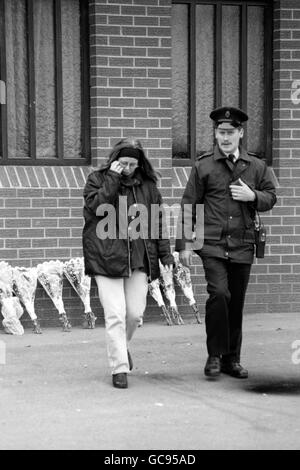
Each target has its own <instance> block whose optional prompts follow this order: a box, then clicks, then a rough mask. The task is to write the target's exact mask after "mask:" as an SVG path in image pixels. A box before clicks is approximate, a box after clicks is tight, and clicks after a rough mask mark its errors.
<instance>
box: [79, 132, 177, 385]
mask: <svg viewBox="0 0 300 470" xmlns="http://www.w3.org/2000/svg"><path fill="white" fill-rule="evenodd" d="M84 201H85V205H84V219H85V225H84V228H83V254H84V261H85V273H86V274H87V275H89V276H94V277H95V280H96V283H97V286H98V292H99V298H100V302H101V304H102V306H103V309H104V317H105V327H106V341H107V351H108V360H109V364H110V367H111V370H112V380H113V385H114V387H117V388H127V387H128V384H127V373H128V372H129V370H131V369H132V360H131V356H130V354H129V351H128V343H129V341H130V340H131V338H132V336H133V334H134V332H135V330H136V328H137V326H138V324H139V322H140V321H141V318H142V316H143V313H144V310H145V308H146V300H147V292H148V280H153V279H156V278H157V277H158V276H159V260H160V261H161V262H162V264H163V265H164V266H166V267H168V269H172V266H173V261H174V260H173V256H172V254H171V251H170V242H169V237H168V233H167V228H166V224H165V217H164V212H163V210H162V207H161V204H162V198H161V195H160V192H159V190H158V188H157V176H156V173H155V171H154V169H153V167H152V165H151V163H150V161H149V160H148V159H147V158H146V156H145V153H144V150H143V148H142V145H141V143H140V142H139V141H138V140H135V139H133V138H125V139H122V140H121V141H120V142H118V143H117V144H116V145H115V146H114V148H113V149H112V151H111V153H110V155H109V158H108V161H107V163H106V164H105V165H104V166H103V167H101V168H100V169H99V170H96V171H94V172H92V173H91V174H90V175H89V176H88V179H87V182H86V185H85V188H84Z"/></svg>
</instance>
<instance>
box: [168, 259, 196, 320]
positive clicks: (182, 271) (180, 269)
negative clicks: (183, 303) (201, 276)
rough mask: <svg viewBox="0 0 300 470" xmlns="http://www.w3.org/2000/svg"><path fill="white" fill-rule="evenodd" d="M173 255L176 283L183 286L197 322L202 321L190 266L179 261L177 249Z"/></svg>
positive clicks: (182, 288)
mask: <svg viewBox="0 0 300 470" xmlns="http://www.w3.org/2000/svg"><path fill="white" fill-rule="evenodd" d="M173 256H174V260H175V269H174V271H173V276H174V280H175V283H176V284H177V285H178V286H179V287H180V288H181V290H182V292H183V294H184V295H185V297H186V298H187V300H188V301H189V305H190V306H191V307H192V309H193V311H194V313H195V316H196V320H197V322H198V323H202V321H201V318H200V312H199V309H198V306H197V304H196V301H195V297H194V293H193V286H192V280H191V272H190V270H189V268H187V267H186V266H183V264H182V263H181V262H180V261H179V253H178V252H177V251H175V252H174V253H173Z"/></svg>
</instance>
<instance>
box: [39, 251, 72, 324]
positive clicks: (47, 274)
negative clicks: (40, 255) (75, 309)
mask: <svg viewBox="0 0 300 470" xmlns="http://www.w3.org/2000/svg"><path fill="white" fill-rule="evenodd" d="M63 266H64V264H63V263H62V262H61V261H58V260H57V261H45V262H44V263H41V264H38V265H37V278H38V281H39V282H40V284H41V285H42V286H43V288H44V289H45V291H46V293H47V294H48V295H49V297H50V299H51V300H52V302H53V304H54V305H55V307H56V309H57V310H58V313H59V314H60V315H65V314H66V312H65V307H64V303H63V299H62V291H63Z"/></svg>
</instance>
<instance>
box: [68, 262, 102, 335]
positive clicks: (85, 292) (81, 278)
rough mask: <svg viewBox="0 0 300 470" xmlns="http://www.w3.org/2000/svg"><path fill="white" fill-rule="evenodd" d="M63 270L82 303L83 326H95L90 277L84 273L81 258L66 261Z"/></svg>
mask: <svg viewBox="0 0 300 470" xmlns="http://www.w3.org/2000/svg"><path fill="white" fill-rule="evenodd" d="M63 272H64V275H65V276H66V278H67V279H68V281H69V282H70V284H71V286H72V287H73V289H74V290H75V292H76V293H77V294H78V296H79V297H80V299H81V300H82V303H83V305H84V320H83V328H89V329H93V328H95V322H96V320H97V317H95V315H94V313H93V312H92V309H91V303H90V302H91V301H90V289H91V278H90V277H89V276H87V275H86V274H85V273H84V261H83V258H72V259H70V260H69V261H66V262H65V263H64V266H63Z"/></svg>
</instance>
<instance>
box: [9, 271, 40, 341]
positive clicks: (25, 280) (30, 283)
mask: <svg viewBox="0 0 300 470" xmlns="http://www.w3.org/2000/svg"><path fill="white" fill-rule="evenodd" d="M12 278H13V279H12V280H13V292H14V293H15V295H16V296H17V297H18V298H19V300H20V301H21V302H22V304H23V305H24V306H25V308H26V310H27V312H28V314H29V316H30V318H31V320H32V323H33V332H34V333H36V334H41V333H42V331H41V327H40V324H39V321H38V319H37V316H36V313H35V309H34V299H35V292H36V286H37V269H36V268H20V267H15V268H13V269H12Z"/></svg>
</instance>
